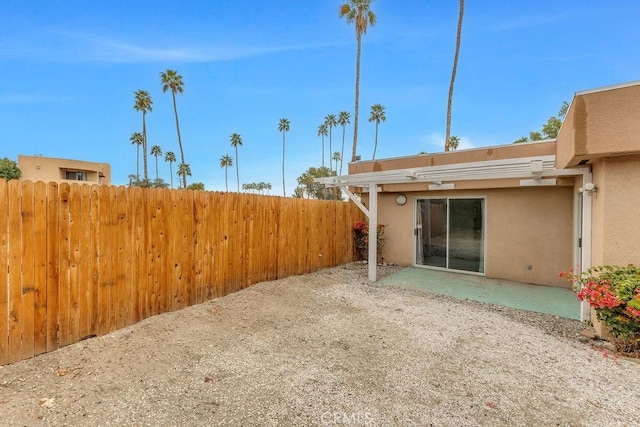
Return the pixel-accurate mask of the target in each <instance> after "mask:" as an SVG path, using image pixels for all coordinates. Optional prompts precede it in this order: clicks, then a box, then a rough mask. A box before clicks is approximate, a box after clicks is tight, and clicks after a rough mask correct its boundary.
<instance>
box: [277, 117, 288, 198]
mask: <svg viewBox="0 0 640 427" xmlns="http://www.w3.org/2000/svg"><path fill="white" fill-rule="evenodd" d="M289 124H290V123H289V120H287V119H285V118H282V119H280V122H279V123H278V132H282V195H283V196H284V197H287V190H285V187H284V136H285V134H286V133H287V132H289Z"/></svg>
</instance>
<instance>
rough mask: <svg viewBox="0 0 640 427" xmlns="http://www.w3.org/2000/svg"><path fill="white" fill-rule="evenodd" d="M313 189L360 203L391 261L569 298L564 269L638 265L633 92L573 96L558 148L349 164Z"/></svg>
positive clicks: (536, 145) (639, 205)
mask: <svg viewBox="0 0 640 427" xmlns="http://www.w3.org/2000/svg"><path fill="white" fill-rule="evenodd" d="M321 181H322V182H324V183H325V184H326V185H328V186H339V187H342V188H344V189H345V190H346V191H347V192H348V193H349V192H353V193H359V194H360V196H361V197H360V199H358V198H357V197H352V200H354V202H356V203H359V200H361V201H362V206H361V208H362V209H364V210H365V213H366V214H367V215H368V217H369V221H370V224H371V225H375V224H384V225H385V236H386V245H385V247H384V251H383V257H384V259H385V260H386V261H388V262H393V263H397V264H400V265H413V266H423V267H425V268H436V269H447V270H452V271H458V272H466V273H471V274H481V275H486V276H487V277H490V278H499V279H506V280H513V281H519V282H526V283H535V284H541V285H549V286H559V287H570V283H568V282H567V281H566V280H564V279H561V278H560V277H558V274H559V273H560V272H562V271H566V270H568V269H569V267H571V266H574V265H579V266H581V267H582V268H588V267H590V266H595V265H601V264H619V265H626V264H629V263H634V264H638V263H640V227H639V226H638V224H640V82H633V83H628V84H622V85H616V86H610V87H605V88H600V89H595V90H590V91H583V92H577V93H576V94H575V96H574V98H573V100H572V102H571V104H570V106H569V109H568V112H567V115H566V118H565V121H564V123H563V125H562V128H561V130H560V133H559V135H558V137H557V140H547V141H540V142H532V143H520V144H509V145H503V146H496V147H483V148H477V149H471V150H460V151H453V152H447V153H437V154H429V155H417V156H410V157H403V158H394V159H384V160H375V161H361V162H355V163H351V164H350V165H349V175H346V176H341V177H331V178H324V179H322V180H321ZM374 190H375V192H374ZM350 196H351V194H350ZM373 253H374V254H375V252H373ZM372 270H373V271H372ZM369 276H370V278H372V279H375V265H374V266H373V268H372V267H371V266H370V275H369Z"/></svg>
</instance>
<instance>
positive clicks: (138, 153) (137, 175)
mask: <svg viewBox="0 0 640 427" xmlns="http://www.w3.org/2000/svg"><path fill="white" fill-rule="evenodd" d="M138 181H140V144H138V143H136V184H137V183H138Z"/></svg>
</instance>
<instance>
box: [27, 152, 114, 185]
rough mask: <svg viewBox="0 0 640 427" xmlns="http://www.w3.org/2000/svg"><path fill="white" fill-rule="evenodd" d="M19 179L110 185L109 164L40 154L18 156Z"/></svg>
mask: <svg viewBox="0 0 640 427" xmlns="http://www.w3.org/2000/svg"><path fill="white" fill-rule="evenodd" d="M18 167H19V168H20V171H21V172H22V176H21V177H20V179H21V180H25V181H33V182H36V181H44V182H58V183H61V182H69V183H71V182H76V183H87V184H100V185H102V184H104V185H111V166H110V165H109V164H107V163H96V162H85V161H82V160H70V159H56V158H53V157H42V156H18Z"/></svg>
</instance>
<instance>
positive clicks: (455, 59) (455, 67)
mask: <svg viewBox="0 0 640 427" xmlns="http://www.w3.org/2000/svg"><path fill="white" fill-rule="evenodd" d="M463 15H464V0H460V14H459V15H458V33H457V35H456V53H455V55H454V57H453V70H452V71H451V85H450V86H449V99H448V101H447V130H446V132H445V136H444V151H449V149H450V146H449V138H450V136H451V103H452V100H453V86H454V84H455V81H456V72H457V71H458V55H459V54H460V38H461V37H462V17H463Z"/></svg>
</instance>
